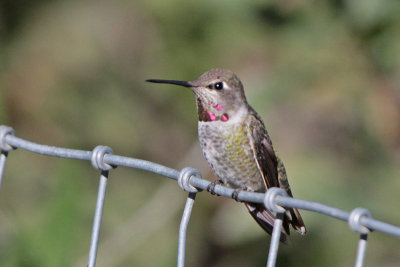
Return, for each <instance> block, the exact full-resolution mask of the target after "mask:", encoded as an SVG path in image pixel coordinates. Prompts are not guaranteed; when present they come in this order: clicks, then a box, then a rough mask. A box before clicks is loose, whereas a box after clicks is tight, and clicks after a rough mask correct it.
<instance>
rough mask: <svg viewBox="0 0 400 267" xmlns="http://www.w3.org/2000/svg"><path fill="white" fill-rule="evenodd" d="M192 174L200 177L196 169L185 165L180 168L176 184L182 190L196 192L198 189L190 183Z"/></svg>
mask: <svg viewBox="0 0 400 267" xmlns="http://www.w3.org/2000/svg"><path fill="white" fill-rule="evenodd" d="M192 176H197V177H198V178H202V177H201V173H200V171H199V170H198V169H195V168H191V167H186V168H183V169H182V170H181V172H180V173H179V177H178V185H179V187H180V188H182V190H184V191H186V192H189V193H197V192H199V190H198V189H197V188H196V187H194V186H193V185H191V184H190V178H192Z"/></svg>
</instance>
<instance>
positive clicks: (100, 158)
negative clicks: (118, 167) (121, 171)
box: [90, 146, 113, 171]
mask: <svg viewBox="0 0 400 267" xmlns="http://www.w3.org/2000/svg"><path fill="white" fill-rule="evenodd" d="M106 154H110V155H112V154H113V151H112V149H111V147H108V146H96V147H95V148H94V149H93V151H92V157H91V159H90V162H91V163H92V166H93V167H94V168H96V169H99V170H102V171H109V170H111V169H112V168H113V166H111V165H110V164H108V163H105V162H104V156H105V155H106Z"/></svg>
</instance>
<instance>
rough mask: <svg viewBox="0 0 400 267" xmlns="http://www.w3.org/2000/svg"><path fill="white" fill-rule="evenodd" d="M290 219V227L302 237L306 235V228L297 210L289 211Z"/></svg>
mask: <svg viewBox="0 0 400 267" xmlns="http://www.w3.org/2000/svg"><path fill="white" fill-rule="evenodd" d="M289 212H290V217H291V218H290V219H289V223H290V224H291V225H292V227H293V228H294V229H295V230H296V231H297V232H299V233H300V234H302V235H305V234H306V233H307V230H306V226H305V225H304V222H303V219H302V218H301V215H300V212H299V211H298V210H297V209H289Z"/></svg>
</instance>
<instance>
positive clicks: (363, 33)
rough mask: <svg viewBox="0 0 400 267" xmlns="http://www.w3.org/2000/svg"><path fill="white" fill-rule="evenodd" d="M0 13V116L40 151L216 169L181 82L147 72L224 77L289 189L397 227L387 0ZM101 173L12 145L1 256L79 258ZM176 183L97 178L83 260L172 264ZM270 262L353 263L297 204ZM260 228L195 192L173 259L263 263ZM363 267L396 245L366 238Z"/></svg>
mask: <svg viewBox="0 0 400 267" xmlns="http://www.w3.org/2000/svg"><path fill="white" fill-rule="evenodd" d="M0 9H1V23H0V31H1V44H0V45H1V49H0V53H1V54H0V56H1V58H2V61H1V63H0V68H1V83H2V86H1V90H0V124H6V125H9V126H12V127H13V128H14V129H15V131H16V134H17V136H19V137H22V138H25V139H28V140H31V141H34V142H38V143H43V144H48V145H56V146H62V147H68V148H76V149H85V150H91V149H93V148H94V147H95V146H96V145H98V144H103V145H108V146H111V147H112V148H113V150H114V153H116V154H119V155H125V156H130V157H137V158H141V159H146V160H150V161H154V162H157V163H160V164H164V165H167V166H170V167H173V168H176V169H180V168H183V167H185V166H192V167H196V168H199V169H200V170H201V171H202V173H203V176H204V177H206V178H207V179H211V180H213V179H215V177H213V176H212V174H211V173H210V170H209V168H208V166H207V164H206V162H205V161H204V159H203V158H202V154H201V151H200V149H199V144H198V141H197V115H196V107H195V100H194V96H193V95H192V93H191V92H189V90H184V89H183V88H178V87H177V88H175V87H173V86H157V85H153V84H147V83H145V82H144V80H145V79H147V78H169V79H181V80H193V79H195V78H197V77H198V76H199V75H200V74H202V73H203V72H205V71H207V70H209V69H211V68H215V67H222V68H227V69H231V70H233V71H234V72H236V73H237V74H238V75H239V76H240V77H241V79H242V82H243V83H244V85H245V88H246V94H247V98H248V101H249V103H250V104H251V105H252V106H253V107H254V108H255V109H256V110H257V111H258V113H259V114H260V115H261V116H262V117H263V118H264V121H265V123H266V125H267V127H268V129H269V133H270V135H271V137H272V140H273V142H274V144H275V147H276V148H277V150H278V151H279V154H280V156H281V158H282V159H283V161H284V162H285V164H286V169H287V171H288V175H289V179H290V182H291V185H292V189H293V192H294V195H295V196H296V197H299V198H302V199H307V200H312V201H317V202H322V203H324V204H328V205H332V206H335V207H338V208H342V209H345V210H351V209H353V208H355V207H358V206H362V207H365V208H368V209H369V210H370V211H371V212H372V214H373V215H374V217H375V218H378V219H381V220H384V221H387V222H390V223H393V224H397V225H399V224H400V212H399V211H398V208H399V200H400V196H399V189H400V179H399V178H400V91H399V87H400V34H399V32H400V16H399V12H400V2H399V1H396V0H385V1H382V0H364V1H361V0H348V1H346V0H332V1H227V0H223V1H210V0H204V1H183V0H172V1H164V0H150V1H129V0H125V1H104V0H100V1H76V0H73V1H48V0H40V1H23V0H17V1H12V0H6V1H2V2H1V4H0ZM98 176H99V172H98V171H96V170H94V169H93V168H92V167H91V165H90V163H88V162H79V161H74V160H66V159H58V158H50V157H43V156H39V155H35V154H32V153H28V152H26V151H22V150H16V151H12V152H10V154H9V157H8V162H7V165H6V170H5V174H4V180H3V184H2V187H1V192H0V225H1V227H0V266H86V260H87V253H88V250H89V242H90V234H91V225H92V219H93V213H94V206H95V201H96V193H97V186H98ZM185 197H186V194H185V193H184V192H183V191H182V190H181V189H180V188H179V187H178V186H177V185H176V183H175V182H174V181H172V180H169V179H164V178H163V177H161V176H158V175H155V174H150V173H145V172H143V171H137V170H132V169H127V168H121V167H120V168H117V169H116V170H113V171H112V172H111V173H110V179H109V186H108V189H107V197H106V203H105V208H104V217H103V224H102V229H101V240H100V244H99V252H98V261H97V262H98V266H104V267H106V266H175V265H176V253H177V238H178V235H177V233H178V227H179V221H180V216H181V212H182V210H183V207H184V203H185ZM302 214H303V218H304V220H305V222H306V225H307V227H308V234H307V235H306V236H304V237H301V236H299V235H298V234H296V233H293V234H292V235H291V242H290V244H289V245H283V246H281V247H280V250H279V257H278V266H322V265H323V266H352V265H353V264H354V261H355V252H356V246H357V241H358V239H357V234H356V233H354V232H351V231H350V230H349V227H348V226H347V224H346V223H344V222H342V221H338V220H334V219H332V218H329V217H325V216H322V215H319V214H313V213H310V212H307V211H303V212H302ZM269 240H270V238H269V236H267V235H266V234H265V233H264V232H263V231H262V230H261V228H259V227H258V225H257V224H256V223H255V222H254V221H253V219H252V218H251V217H250V216H249V215H248V214H247V211H246V209H245V208H244V207H243V205H241V204H239V203H237V202H235V201H231V200H227V199H224V198H221V197H215V196H211V195H209V194H207V193H202V194H199V195H198V197H197V201H196V203H195V209H194V211H193V214H192V218H191V222H190V225H189V232H188V241H187V260H186V261H187V265H188V266H265V263H266V258H267V251H268V247H269ZM369 240H370V242H369V244H368V251H367V258H366V266H399V264H400V254H399V249H400V241H399V239H397V238H394V237H391V236H387V235H384V234H381V233H378V232H377V233H373V234H371V235H370V237H369Z"/></svg>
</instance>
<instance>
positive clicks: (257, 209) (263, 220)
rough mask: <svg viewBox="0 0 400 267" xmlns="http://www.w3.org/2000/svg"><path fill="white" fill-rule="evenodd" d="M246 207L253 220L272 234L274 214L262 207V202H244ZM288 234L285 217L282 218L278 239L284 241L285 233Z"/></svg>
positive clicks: (287, 224)
mask: <svg viewBox="0 0 400 267" xmlns="http://www.w3.org/2000/svg"><path fill="white" fill-rule="evenodd" d="M244 204H245V206H246V208H247V209H248V210H249V212H250V214H251V216H253V218H254V220H256V222H257V223H258V224H259V225H260V226H261V228H263V229H264V230H265V231H266V232H267V233H268V234H270V235H272V230H273V227H274V220H275V217H274V215H273V214H272V213H271V212H270V211H269V210H268V209H267V208H265V207H264V205H262V204H250V203H244ZM289 234H290V231H289V223H288V220H287V217H286V216H285V218H284V219H283V224H282V233H281V237H280V241H281V242H283V243H286V239H287V235H289Z"/></svg>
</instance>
